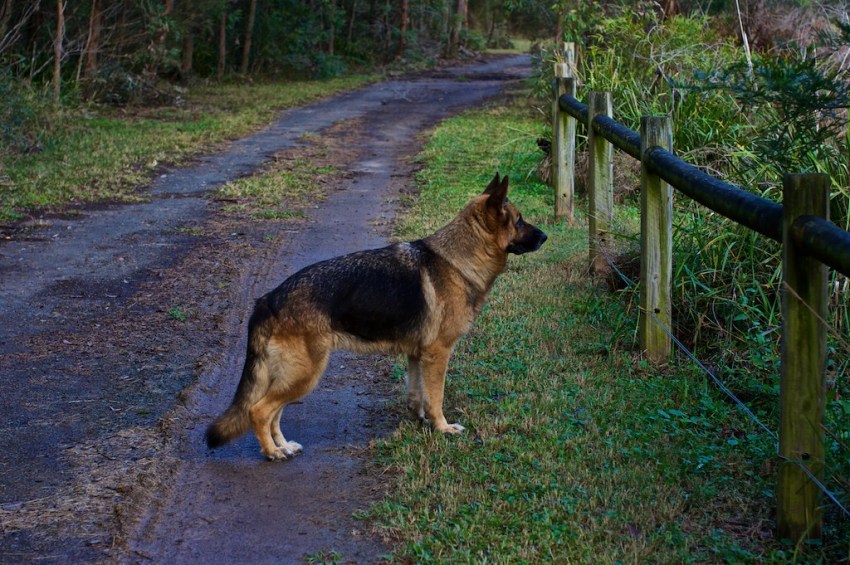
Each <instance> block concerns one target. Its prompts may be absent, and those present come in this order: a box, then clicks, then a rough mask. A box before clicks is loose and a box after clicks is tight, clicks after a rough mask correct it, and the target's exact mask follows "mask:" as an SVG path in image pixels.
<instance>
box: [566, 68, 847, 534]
mask: <svg viewBox="0 0 850 565" xmlns="http://www.w3.org/2000/svg"><path fill="white" fill-rule="evenodd" d="M558 81H568V82H566V84H567V85H568V86H569V88H568V89H567V88H564V87H562V86H561V84H560V83H559V82H558ZM554 86H555V88H554V93H555V94H554V100H553V120H554V121H555V123H558V124H562V125H561V126H559V127H560V128H561V130H562V131H570V132H571V135H573V136H574V132H575V125H576V122H581V123H582V124H583V125H584V126H585V127H586V128H587V135H588V149H587V150H588V171H587V177H588V178H587V186H588V229H589V247H590V261H589V264H590V268H591V270H592V271H596V272H601V271H600V270H599V266H600V265H602V264H605V263H610V260H608V259H607V254H606V249H605V248H606V245H608V244H609V243H610V241H611V234H610V233H609V229H610V221H611V218H612V215H613V210H612V209H611V206H610V204H608V203H609V202H610V201H611V193H612V192H613V181H612V174H611V172H610V169H611V167H612V166H613V157H612V155H611V151H610V146H614V147H616V148H618V149H620V150H621V151H623V152H624V153H626V154H628V155H630V156H632V157H634V158H635V159H637V160H638V161H640V163H641V210H640V217H641V233H640V242H641V251H640V252H641V263H640V264H641V267H640V269H641V274H640V282H639V284H638V294H639V296H638V302H639V304H640V307H639V312H638V316H639V319H638V336H639V339H640V346H641V348H642V349H644V350H645V352H646V354H647V356H648V357H649V358H650V359H652V360H655V361H658V362H666V360H667V359H668V358H669V355H670V353H671V350H670V340H673V341H675V342H676V343H677V344H680V342H679V341H678V340H677V339H676V337H675V336H674V335H673V334H672V332H671V331H670V329H669V328H670V327H671V325H672V324H671V301H670V289H671V287H672V281H671V280H670V271H671V265H672V243H671V238H672V235H671V234H672V221H671V217H672V213H673V206H672V203H673V189H675V190H677V191H679V192H681V193H682V194H685V195H687V196H689V197H690V198H692V199H693V200H695V201H696V202H698V203H700V204H702V205H703V206H705V207H707V208H709V209H710V210H713V211H714V212H716V213H718V214H720V215H722V216H724V217H726V218H728V219H730V220H732V221H734V222H736V223H738V224H740V225H742V226H745V227H747V228H749V229H751V230H753V231H755V232H757V233H759V234H761V235H763V236H765V237H767V238H770V239H772V240H774V241H777V242H779V243H780V244H781V245H782V272H783V276H782V340H781V344H782V347H781V379H780V399H779V403H780V411H779V413H780V426H779V434H778V435H777V434H774V433H773V432H770V430H768V432H769V433H770V434H771V436H772V437H774V438H778V440H779V441H778V444H779V445H778V448H779V452H778V456H779V458H780V460H781V461H783V464H782V466H781V467H780V473H779V483H778V486H777V535H778V536H779V537H783V538H785V537H787V538H791V539H792V540H795V541H799V540H801V539H804V538H819V537H820V535H821V532H822V530H821V528H822V520H823V507H822V504H821V494H826V495H827V497H828V498H830V500H832V501H833V502H835V503H836V505H837V507H838V508H839V509H841V510H842V511H844V512H845V513H847V510H846V509H845V508H844V507H843V506H842V505H841V504H840V503H839V502H838V500H837V498H835V496H834V495H833V494H832V493H830V492H829V491H828V490H827V489H826V488H825V487H824V486H823V484H822V482H821V478H822V475H823V471H824V435H823V417H824V407H825V405H826V400H825V391H826V386H825V382H826V381H825V370H826V353H827V351H826V323H825V320H826V315H827V302H828V294H827V292H826V290H827V281H828V277H827V269H826V267H827V266H828V267H831V268H833V269H835V270H836V271H838V272H840V273H843V274H844V275H847V276H850V232H847V231H845V230H843V229H841V228H839V227H838V226H836V225H835V224H834V223H832V222H830V221H829V220H828V217H829V179H828V177H826V175H789V174H786V175H785V177H784V179H783V204H778V203H776V202H773V201H772V200H768V199H766V198H762V197H761V196H757V195H755V194H752V193H750V192H747V191H746V190H743V189H742V188H740V187H738V186H735V185H732V184H729V183H727V182H724V181H721V180H719V179H717V178H714V177H712V176H711V175H709V174H706V173H705V172H703V171H701V170H700V169H698V168H697V167H695V166H693V165H690V164H688V163H685V162H684V161H682V160H681V159H679V158H678V157H676V156H675V155H674V154H673V152H672V143H671V139H672V125H671V122H670V119H669V118H668V117H648V116H647V117H643V118H641V133H637V132H634V131H632V130H631V129H629V128H627V127H626V126H624V125H622V124H620V123H618V122H616V121H615V120H614V119H613V118H612V117H611V102H610V93H603V92H591V93H590V94H589V97H588V100H589V104H587V105H586V104H583V103H581V102H580V101H579V100H577V99H576V97H575V94H574V90H573V89H574V86H575V79H574V78H573V77H568V78H564V77H562V76H558V75H557V74H556V78H555V84H554ZM570 91H573V92H570ZM565 92H567V93H565ZM603 102H604V103H603ZM562 139H563V143H565V144H568V146H569V151H562V150H561V148H559V147H558V146H557V145H558V143H561V142H562ZM603 140H604V141H603ZM608 144H610V145H608ZM606 145H608V147H607V148H606V147H605V146H606ZM574 147H575V139H574V137H573V138H570V137H567V138H563V136H561V135H557V136H555V138H554V146H553V148H552V156H553V163H552V167H553V171H555V170H557V171H558V173H559V183H560V184H559V185H558V186H562V187H563V186H569V187H572V186H573V185H574V182H573V180H572V178H567V179H565V178H563V177H564V175H567V176H568V177H571V176H574V175H575V163H574V157H575V150H574ZM562 155H569V158H570V159H572V160H573V161H570V162H556V161H558V160H560V159H563V157H562ZM605 191H608V193H607V194H606V193H605ZM573 200H574V199H573V196H572V195H571V194H569V195H566V197H563V201H564V202H569V205H570V206H572V203H573ZM556 202H557V199H556ZM556 217H566V218H570V219H571V218H572V217H573V211H572V209H569V210H566V211H564V210H563V209H561V210H560V211H559V210H558V208H557V205H556ZM603 259H604V260H603ZM610 266H611V267H612V268H613V269H614V270H617V268H616V265H613V264H611V265H610ZM659 328H661V330H659ZM685 351H686V350H685ZM688 354H689V355H691V357H692V358H694V357H693V355H692V354H690V353H689V352H688ZM694 359H695V358H694ZM700 365H701V364H700ZM709 374H710V373H709ZM712 378H714V377H713V376H712ZM715 380H716V379H715ZM721 389H725V387H723V386H722V384H721ZM726 392H727V393H728V390H727V391H726ZM733 398H735V397H734V395H733ZM736 400H737V399H736ZM738 402H739V403H740V401H738ZM745 408H746V407H745ZM747 412H749V410H748V409H747ZM749 413H750V414H752V413H751V412H749ZM756 421H757V422H758V420H757V419H756ZM759 423H760V422H759ZM760 425H762V426H763V427H764V425H763V424H760ZM765 429H767V428H765Z"/></svg>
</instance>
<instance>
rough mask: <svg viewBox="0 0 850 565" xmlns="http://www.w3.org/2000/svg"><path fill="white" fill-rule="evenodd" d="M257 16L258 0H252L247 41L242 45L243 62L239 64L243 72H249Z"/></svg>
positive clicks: (246, 28)
mask: <svg viewBox="0 0 850 565" xmlns="http://www.w3.org/2000/svg"><path fill="white" fill-rule="evenodd" d="M256 17H257V0H251V5H250V7H249V8H248V24H247V26H246V27H245V43H244V44H243V45H242V64H241V65H240V66H239V72H240V73H241V74H243V75H244V74H247V73H248V63H249V62H250V60H251V39H252V38H253V36H254V18H256Z"/></svg>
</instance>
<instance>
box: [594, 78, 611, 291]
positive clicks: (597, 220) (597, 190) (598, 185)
mask: <svg viewBox="0 0 850 565" xmlns="http://www.w3.org/2000/svg"><path fill="white" fill-rule="evenodd" d="M612 115H613V109H612V103H611V93H610V92H598V91H591V92H590V94H589V96H588V112H587V148H588V152H587V153H588V168H587V208H588V212H587V218H588V240H589V242H590V271H591V272H592V273H594V274H603V273H607V272H608V271H609V270H610V267H608V262H607V261H606V260H605V253H606V251H607V250H608V248H609V246H610V244H611V242H610V241H609V238H610V237H611V221H612V219H613V217H614V146H613V145H612V144H611V143H610V142H608V140H606V139H605V138H604V137H602V136H601V135H598V134H597V133H596V132H594V131H593V118H594V117H595V116H608V117H609V118H610V117H611V116H612Z"/></svg>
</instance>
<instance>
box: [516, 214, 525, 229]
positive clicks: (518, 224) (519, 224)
mask: <svg viewBox="0 0 850 565" xmlns="http://www.w3.org/2000/svg"><path fill="white" fill-rule="evenodd" d="M514 225H515V226H516V227H518V228H521V227H522V226H524V225H525V220H523V219H522V216H518V217H517V219H516V223H515V224H514Z"/></svg>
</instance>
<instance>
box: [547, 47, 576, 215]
mask: <svg viewBox="0 0 850 565" xmlns="http://www.w3.org/2000/svg"><path fill="white" fill-rule="evenodd" d="M569 72H570V71H569V67H568V66H567V64H566V63H556V64H555V80H554V81H553V84H552V90H553V94H554V97H555V99H554V101H553V102H552V154H551V157H552V188H553V189H554V190H555V218H564V217H566V218H567V220H568V221H570V222H572V221H573V193H574V191H575V188H574V187H575V151H576V120H575V118H573V117H572V116H570V115H569V114H567V113H566V112H562V111H561V107H560V105H559V104H558V99H559V98H560V97H561V96H562V95H564V94H569V95H570V96H575V95H576V86H575V84H576V83H575V79H574V78H571V77H568V73H569Z"/></svg>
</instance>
